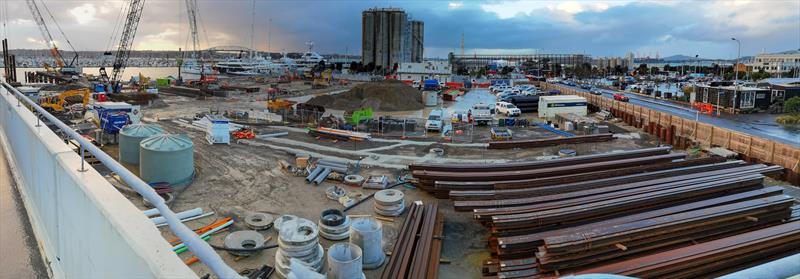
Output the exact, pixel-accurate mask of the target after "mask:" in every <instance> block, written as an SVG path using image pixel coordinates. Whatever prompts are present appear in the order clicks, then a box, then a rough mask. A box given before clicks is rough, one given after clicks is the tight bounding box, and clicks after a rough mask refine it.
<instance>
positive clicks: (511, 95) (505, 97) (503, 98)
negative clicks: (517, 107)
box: [498, 93, 522, 102]
mask: <svg viewBox="0 0 800 279" xmlns="http://www.w3.org/2000/svg"><path fill="white" fill-rule="evenodd" d="M517 96H522V95H520V94H518V93H509V94H506V95H503V96H501V97H500V98H499V99H498V100H500V101H501V102H511V98H514V97H517Z"/></svg>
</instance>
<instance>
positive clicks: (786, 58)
mask: <svg viewBox="0 0 800 279" xmlns="http://www.w3.org/2000/svg"><path fill="white" fill-rule="evenodd" d="M750 66H751V67H752V68H753V71H760V70H764V71H765V72H767V73H783V72H788V71H791V70H792V69H795V68H800V50H790V51H784V52H778V53H762V54H758V55H756V57H755V58H753V62H752V63H751V64H750Z"/></svg>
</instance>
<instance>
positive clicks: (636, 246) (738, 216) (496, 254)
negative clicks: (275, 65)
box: [410, 148, 800, 278]
mask: <svg viewBox="0 0 800 279" xmlns="http://www.w3.org/2000/svg"><path fill="white" fill-rule="evenodd" d="M685 157H686V155H685V154H680V153H678V154H670V153H669V149H665V148H647V149H639V150H632V151H625V152H617V153H607V154H597V155H590V156H578V157H570V158H560V159H555V160H549V161H534V162H517V163H507V164H498V165H484V166H480V165H414V166H410V169H412V171H413V175H414V176H415V177H416V178H417V179H418V184H419V185H420V187H421V188H423V189H426V190H428V191H431V192H433V193H434V194H435V195H437V196H438V197H443V196H444V195H445V194H446V195H447V196H449V198H450V199H452V200H453V205H454V207H455V209H456V210H460V211H472V212H473V215H474V217H475V219H476V220H478V221H479V222H480V223H481V224H483V225H485V226H487V227H488V228H489V231H490V233H491V235H490V237H489V242H488V246H489V249H490V252H491V255H492V256H491V258H490V259H488V260H486V261H485V262H484V266H483V273H484V276H485V277H486V278H521V277H525V278H540V277H548V276H557V275H559V274H567V273H580V272H582V271H583V270H587V269H590V268H593V267H598V266H604V265H610V264H614V263H616V262H620V261H623V260H628V259H636V258H639V257H644V256H647V255H650V254H654V253H658V252H662V251H669V250H672V249H680V248H682V247H686V246H689V245H693V244H698V243H700V244H702V243H704V242H709V241H714V240H716V239H720V238H725V237H731V236H736V235H740V234H744V233H748V232H750V231H754V230H759V229H764V228H769V227H772V226H776V225H780V224H782V223H784V222H789V221H792V220H800V206H798V205H793V204H794V203H795V200H794V199H793V198H791V197H788V196H785V195H783V191H782V189H783V188H781V187H779V186H773V187H766V188H765V187H764V186H763V180H764V177H765V176H778V175H780V174H781V173H782V172H783V168H781V167H778V166H767V165H764V164H748V163H745V162H743V161H726V160H725V159H723V158H719V157H706V158H694V159H685ZM795 251H796V250H795ZM770 256H773V255H772V254H770ZM697 272H699V274H702V272H709V273H710V272H715V271H713V270H711V269H709V270H698V271H697ZM693 274H694V273H693ZM684 278H685V277H684Z"/></svg>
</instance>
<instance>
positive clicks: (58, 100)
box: [39, 88, 92, 112]
mask: <svg viewBox="0 0 800 279" xmlns="http://www.w3.org/2000/svg"><path fill="white" fill-rule="evenodd" d="M72 96H83V108H84V109H86V105H88V104H89V98H90V97H91V96H92V91H91V90H89V89H88V88H81V89H72V90H67V91H64V92H61V94H58V95H54V96H48V97H41V98H39V106H41V107H42V108H44V109H47V110H51V111H56V112H61V111H64V103H65V102H66V99H67V98H69V97H72Z"/></svg>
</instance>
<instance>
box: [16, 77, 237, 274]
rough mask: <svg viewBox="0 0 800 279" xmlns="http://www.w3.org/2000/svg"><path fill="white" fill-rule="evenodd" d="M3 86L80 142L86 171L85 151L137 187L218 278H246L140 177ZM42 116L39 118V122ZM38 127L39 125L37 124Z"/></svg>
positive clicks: (44, 111) (17, 93)
mask: <svg viewBox="0 0 800 279" xmlns="http://www.w3.org/2000/svg"><path fill="white" fill-rule="evenodd" d="M2 85H3V87H5V88H6V90H7V93H9V94H10V93H13V94H14V96H16V98H17V106H20V100H22V101H24V102H25V103H26V104H28V105H30V106H31V108H33V109H34V110H35V111H36V112H38V113H39V116H40V117H44V118H46V119H47V120H50V122H52V123H53V124H54V125H55V126H56V127H58V128H59V129H61V131H63V132H64V134H66V135H67V136H68V137H69V138H71V139H73V140H75V141H77V142H78V143H80V147H81V170H80V171H86V169H85V168H84V160H85V159H84V158H85V157H84V156H83V154H84V151H89V153H91V154H92V155H94V157H95V158H96V159H97V160H99V161H100V162H102V163H103V165H105V166H106V167H108V168H109V169H110V170H111V171H113V172H115V173H116V174H117V175H119V177H120V178H121V179H122V181H125V183H127V184H128V185H129V186H131V188H133V189H134V190H135V191H136V192H137V193H139V194H140V195H142V197H144V198H145V199H147V200H148V201H150V203H152V204H153V206H155V208H157V209H158V211H159V212H160V213H161V216H163V217H164V218H165V219H166V221H167V224H168V225H169V227H170V229H171V230H172V231H173V232H174V233H175V235H176V236H178V238H180V239H181V241H183V242H184V243H186V246H187V247H188V248H189V251H192V253H194V255H195V256H197V258H199V259H200V261H201V262H203V263H204V264H206V265H207V266H208V267H209V268H210V269H211V271H212V272H213V273H214V274H215V275H217V277H219V278H244V277H242V276H241V275H239V273H237V272H236V271H235V270H233V269H232V268H231V267H230V266H228V265H227V264H226V263H225V262H224V261H223V260H222V257H220V256H219V254H217V252H216V251H214V249H213V248H212V247H211V246H210V245H209V244H208V243H206V242H205V241H203V240H202V239H200V237H199V236H198V235H197V234H196V233H194V231H192V230H191V229H189V228H188V227H187V226H186V225H184V224H183V223H181V221H180V219H179V218H178V217H177V216H176V215H175V212H173V211H172V210H171V209H169V207H168V206H167V204H166V203H165V202H164V199H163V198H162V197H161V196H160V195H158V194H157V193H156V191H155V190H154V189H153V188H152V187H150V186H149V185H147V183H145V182H144V181H142V179H140V178H139V177H138V176H136V175H135V174H133V173H132V172H130V171H129V170H128V169H126V168H125V167H124V166H122V165H121V164H120V163H119V162H117V161H116V160H114V158H111V156H109V155H108V154H106V153H105V152H104V151H103V150H101V149H100V148H98V147H97V146H95V145H94V144H92V143H91V142H90V141H89V140H88V139H86V138H84V137H83V136H81V135H80V134H78V132H76V131H75V130H73V129H72V128H70V127H69V126H67V124H64V122H61V120H59V119H58V118H56V117H55V116H53V115H52V114H50V113H49V112H47V111H46V110H45V109H43V108H42V107H40V106H39V104H37V103H36V102H34V101H33V100H31V99H30V98H28V97H27V96H25V95H24V94H22V93H21V92H19V90H17V89H16V88H14V87H13V86H11V85H9V84H8V83H6V82H5V81H2ZM38 119H39V117H37V121H38ZM36 125H37V126H38V125H39V123H37V124H36Z"/></svg>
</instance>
